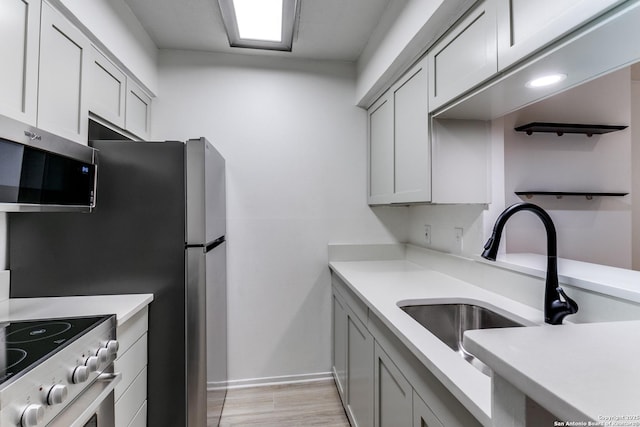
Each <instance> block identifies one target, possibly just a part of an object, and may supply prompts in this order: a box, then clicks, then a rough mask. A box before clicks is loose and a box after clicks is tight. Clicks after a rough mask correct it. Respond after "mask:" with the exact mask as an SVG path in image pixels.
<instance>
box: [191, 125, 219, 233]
mask: <svg viewBox="0 0 640 427" xmlns="http://www.w3.org/2000/svg"><path fill="white" fill-rule="evenodd" d="M185 150H186V155H185V161H186V175H187V231H186V232H187V236H186V241H187V244H188V245H190V246H195V245H207V244H209V243H210V242H212V241H214V240H215V239H217V238H219V237H222V236H224V235H225V234H226V206H225V178H224V174H225V170H224V169H225V162H224V158H223V157H222V156H221V155H220V153H218V151H217V150H216V149H215V148H214V147H213V145H211V143H209V141H207V140H206V139H205V138H199V139H190V140H188V141H187V143H186V148H185Z"/></svg>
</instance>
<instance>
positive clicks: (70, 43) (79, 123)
mask: <svg viewBox="0 0 640 427" xmlns="http://www.w3.org/2000/svg"><path fill="white" fill-rule="evenodd" d="M90 57H91V44H90V43H89V39H88V38H87V37H86V36H85V35H84V34H83V33H82V32H81V31H80V30H79V29H77V28H76V27H75V26H73V25H72V24H71V23H70V22H69V21H67V19H66V18H64V17H63V16H62V15H61V14H60V13H59V12H58V11H56V10H55V9H53V7H51V6H50V5H49V4H47V3H46V2H43V3H42V22H41V27H40V71H39V89H38V121H37V125H38V127H40V128H42V129H44V130H47V131H49V132H51V133H55V134H57V135H60V136H63V137H66V138H68V139H71V140H73V141H76V142H79V143H81V144H87V135H88V126H89V109H88V106H87V102H86V100H87V90H86V89H87V81H88V80H87V79H86V78H85V73H86V70H88V69H89V64H90V62H89V61H90Z"/></svg>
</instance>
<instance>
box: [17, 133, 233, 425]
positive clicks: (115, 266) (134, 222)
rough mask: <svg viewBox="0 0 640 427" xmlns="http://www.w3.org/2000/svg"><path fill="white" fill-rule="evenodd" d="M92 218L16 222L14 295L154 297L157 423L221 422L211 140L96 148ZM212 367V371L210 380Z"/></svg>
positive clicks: (151, 365) (52, 216)
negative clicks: (146, 294) (152, 295)
mask: <svg viewBox="0 0 640 427" xmlns="http://www.w3.org/2000/svg"><path fill="white" fill-rule="evenodd" d="M90 145H92V146H93V147H94V148H96V149H98V150H99V153H98V184H97V191H96V195H97V196H96V197H97V205H96V209H95V211H94V212H93V213H88V214H81V213H68V212H65V213H50V212H47V213H12V214H10V215H9V233H8V235H9V250H8V252H9V268H10V270H11V297H12V298H18V297H42V296H68V295H99V294H127V293H153V294H154V301H153V302H152V303H151V305H150V306H149V332H148V339H149V341H148V342H149V348H148V387H147V396H148V402H147V404H148V406H147V408H148V425H149V426H154V427H161V426H167V427H181V426H188V427H195V426H198V427H204V426H206V425H207V392H206V388H207V382H208V383H209V386H210V387H213V388H214V391H213V392H210V393H209V410H210V413H209V425H211V424H212V423H213V425H217V423H218V421H219V416H220V412H221V410H222V405H223V403H224V399H225V396H226V381H227V334H226V330H227V320H226V319H227V315H226V313H227V312H226V300H227V296H226V243H225V234H226V215H225V163H224V159H223V158H222V156H221V155H220V154H219V153H218V152H217V151H216V149H215V148H214V147H213V146H212V145H211V144H210V143H209V142H208V141H206V140H205V139H204V138H201V139H193V140H189V141H187V142H186V143H183V142H175V141H168V142H130V141H92V142H91V144H90ZM207 367H208V368H209V369H208V372H207Z"/></svg>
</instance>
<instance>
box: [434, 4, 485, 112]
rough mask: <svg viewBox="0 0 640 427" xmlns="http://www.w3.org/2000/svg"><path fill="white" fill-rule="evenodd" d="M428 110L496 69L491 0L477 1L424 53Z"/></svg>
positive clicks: (445, 101) (452, 97)
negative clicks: (428, 80)
mask: <svg viewBox="0 0 640 427" xmlns="http://www.w3.org/2000/svg"><path fill="white" fill-rule="evenodd" d="M427 61H428V62H429V76H430V83H431V85H430V86H429V111H430V112H431V111H434V110H436V109H438V108H439V107H441V106H442V105H444V104H446V103H447V102H449V101H451V100H453V99H454V98H456V97H457V96H459V95H462V94H463V93H465V92H466V91H468V90H469V89H471V88H473V87H474V86H476V85H478V84H480V83H482V82H483V81H484V80H487V79H488V78H489V77H491V76H493V75H494V74H495V73H496V72H497V69H498V65H497V46H496V18H495V4H494V0H486V1H483V2H480V4H479V5H478V6H476V7H475V8H474V9H473V10H472V11H471V12H469V13H468V14H467V15H466V17H464V18H463V19H462V21H460V22H459V23H457V24H456V25H455V26H454V27H453V29H452V30H451V31H450V32H449V33H448V34H447V35H446V36H445V37H444V38H443V39H442V40H440V41H439V42H438V43H437V44H436V45H435V46H434V47H433V48H432V49H431V50H430V51H429V53H428V54H427Z"/></svg>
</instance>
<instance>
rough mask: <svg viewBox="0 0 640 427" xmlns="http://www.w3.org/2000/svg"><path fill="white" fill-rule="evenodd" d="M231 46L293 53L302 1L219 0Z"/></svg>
mask: <svg viewBox="0 0 640 427" xmlns="http://www.w3.org/2000/svg"><path fill="white" fill-rule="evenodd" d="M218 3H219V5H220V11H221V12H222V19H223V21H224V25H225V29H226V31H227V36H228V38H229V45H230V46H231V47H245V48H253V49H270V50H284V51H291V47H292V43H293V33H294V27H295V23H296V18H297V3H298V0H218Z"/></svg>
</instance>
